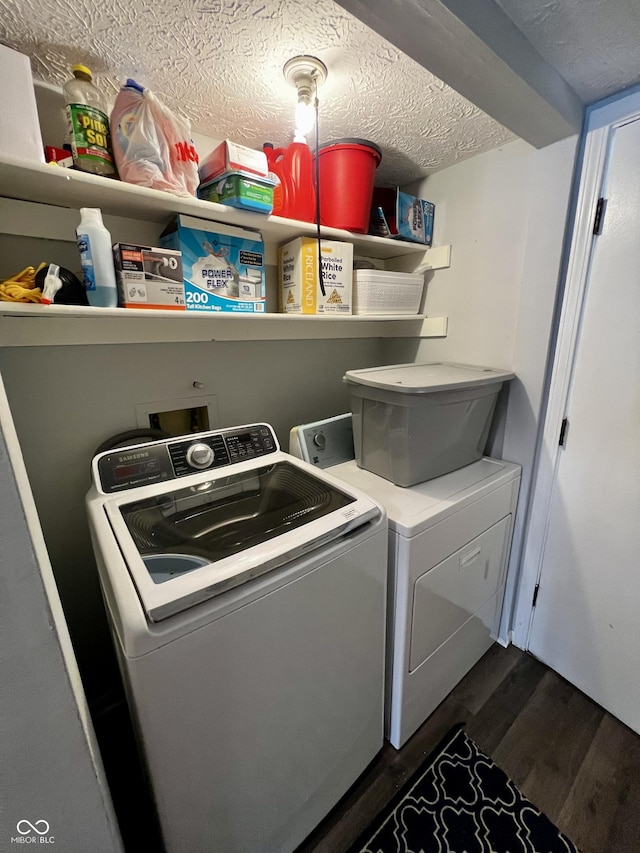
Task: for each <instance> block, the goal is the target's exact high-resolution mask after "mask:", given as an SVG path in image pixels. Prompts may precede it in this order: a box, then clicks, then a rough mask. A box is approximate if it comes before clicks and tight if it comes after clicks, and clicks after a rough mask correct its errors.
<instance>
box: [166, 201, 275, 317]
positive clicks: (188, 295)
mask: <svg viewBox="0 0 640 853" xmlns="http://www.w3.org/2000/svg"><path fill="white" fill-rule="evenodd" d="M160 243H161V245H162V246H164V247H165V248H168V249H179V250H180V251H181V252H182V269H183V274H184V297H185V307H186V309H187V311H215V312H227V313H228V312H234V313H243V314H247V313H264V311H265V310H266V309H265V284H264V244H263V241H262V234H260V232H259V231H252V230H250V229H248V228H238V227H236V226H234V225H223V224H221V223H219V222H208V221H207V220H206V219H197V218H196V217H194V216H183V215H182V214H179V215H178V216H176V217H175V218H174V219H173V220H172V221H171V223H170V224H169V225H168V226H167V228H166V229H165V230H164V232H163V234H162V235H161V237H160Z"/></svg>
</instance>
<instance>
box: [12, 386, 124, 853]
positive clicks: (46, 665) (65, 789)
mask: <svg viewBox="0 0 640 853" xmlns="http://www.w3.org/2000/svg"><path fill="white" fill-rule="evenodd" d="M8 445H9V446H11V449H12V454H11V456H10V451H9V447H8ZM14 466H15V470H14ZM21 468H22V463H21V460H20V458H19V452H18V446H17V442H16V440H15V436H14V435H13V428H12V425H11V418H10V416H9V415H8V410H7V407H6V400H5V398H4V392H3V389H2V383H1V382H0V607H1V615H2V672H1V679H2V709H1V724H0V730H1V731H2V739H3V743H2V762H1V766H2V770H1V771H0V772H1V773H2V783H1V784H2V800H3V802H2V820H1V822H0V849H2V850H9V849H13V847H12V842H11V839H12V838H20V837H21V833H20V831H19V830H18V828H17V827H18V824H20V829H21V830H23V831H26V833H27V835H26V836H25V837H26V838H28V837H32V836H33V837H36V839H37V843H40V841H41V836H40V835H39V834H37V833H35V832H33V831H30V830H29V827H28V825H27V824H24V823H21V821H29V822H30V823H31V824H32V825H35V826H36V828H37V829H38V830H44V829H45V824H44V823H43V821H46V822H47V823H48V824H49V830H48V831H47V832H46V834H45V835H44V836H42V837H43V838H44V837H46V838H50V837H53V843H54V844H55V848H54V849H57V850H63V851H65V853H86V851H88V850H91V851H92V853H102V851H104V853H111V851H120V850H122V845H121V842H120V837H119V833H118V830H117V828H116V824H115V820H114V817H113V810H112V806H111V800H110V796H109V793H108V790H107V788H106V783H105V781H104V777H103V772H102V765H101V762H100V758H99V755H97V753H96V748H95V742H94V740H93V732H92V729H91V724H90V722H89V721H88V714H87V709H86V706H85V704H84V694H83V693H82V688H81V686H80V682H79V677H78V673H77V668H76V666H75V661H74V659H73V653H72V651H71V647H70V644H69V641H68V635H67V629H66V625H65V622H64V618H63V617H62V613H61V610H60V605H59V601H58V598H57V592H56V589H55V585H54V583H53V579H52V576H51V569H50V566H49V565H48V562H47V560H46V550H45V549H44V543H43V542H42V540H41V534H40V532H39V529H38V525H37V517H36V515H35V511H34V509H33V506H32V503H31V504H30V507H29V506H28V504H29V502H30V501H31V496H30V494H28V484H27V481H26V477H25V476H24V469H23V468H22V477H21V480H22V482H21V484H20V486H21V489H22V494H21V491H20V490H19V486H18V481H17V478H18V477H20V469H21ZM25 492H26V493H27V494H25ZM23 499H24V500H25V503H23ZM25 504H27V505H25ZM29 509H30V511H29ZM26 512H28V513H29V517H30V520H31V530H30V529H29V526H28V524H27V516H26ZM34 533H35V536H36V537H39V542H36V543H34V540H33V538H32V536H33V534H34ZM38 544H39V545H40V547H39V548H38ZM14 843H15V842H14Z"/></svg>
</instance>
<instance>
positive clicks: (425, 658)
mask: <svg viewBox="0 0 640 853" xmlns="http://www.w3.org/2000/svg"><path fill="white" fill-rule="evenodd" d="M289 452H290V453H292V454H293V455H296V456H299V457H300V458H302V459H305V460H307V461H308V462H310V463H311V464H313V465H315V466H316V467H319V468H324V470H325V471H327V470H328V471H330V472H331V473H332V474H333V475H335V476H336V477H339V478H340V479H341V480H343V481H344V482H346V483H349V484H350V485H352V486H356V487H357V488H358V489H361V490H362V491H363V492H366V493H367V494H369V495H371V496H372V497H373V498H374V499H375V500H376V501H378V502H380V503H381V504H382V505H383V506H384V507H385V508H386V510H387V514H388V516H389V585H388V607H387V614H388V615H387V619H388V624H387V668H386V691H385V695H386V699H385V734H386V736H387V738H388V739H389V741H390V742H391V743H392V744H393V746H395V747H396V748H400V747H401V746H402V745H403V744H404V743H405V742H406V741H407V740H408V738H409V737H410V736H411V735H412V734H413V733H414V732H415V731H416V729H417V728H418V727H419V726H420V725H421V724H422V723H423V722H424V721H425V720H426V718H427V717H428V716H429V715H430V714H431V713H432V712H433V711H434V710H435V708H436V707H437V706H438V705H439V704H440V702H441V701H442V700H443V699H444V698H445V697H446V696H447V694H448V693H449V692H450V691H451V690H452V689H453V688H454V687H455V686H456V684H457V683H458V682H459V681H460V680H461V678H462V677H463V676H464V675H465V674H466V673H467V672H468V671H469V669H471V667H472V666H473V665H474V664H475V663H476V662H477V661H478V660H479V659H480V658H481V657H482V655H483V654H484V653H485V652H486V651H487V650H488V649H489V648H490V646H491V645H492V644H493V642H494V641H495V639H496V636H497V632H498V628H499V624H500V615H501V610H502V600H503V596H504V587H505V574H506V565H507V560H508V556H509V549H510V544H511V536H512V529H513V518H514V515H515V509H516V503H517V499H518V490H519V486H520V474H521V469H520V466H519V465H514V464H512V463H509V462H503V461H500V460H497V459H489V458H483V459H480V460H478V461H477V462H474V463H472V464H471V465H467V466H465V467H464V468H460V469H458V470H457V471H453V472H452V473H449V474H445V475H444V476H441V477H437V478H435V479H433V480H429V481H427V482H424V483H420V484H419V485H416V486H411V487H410V488H404V487H401V486H396V485H394V484H393V483H391V482H390V481H389V480H386V479H384V478H382V477H379V476H377V475H376V474H372V473H371V472H369V471H366V470H364V469H363V468H359V467H358V466H357V464H356V462H355V460H354V459H353V455H354V454H353V440H352V431H351V415H340V416H338V417H335V418H329V419H327V420H325V421H318V422H316V423H312V424H306V425H303V426H299V427H294V429H293V430H292V431H291V436H290V445H289ZM325 466H326V467H325Z"/></svg>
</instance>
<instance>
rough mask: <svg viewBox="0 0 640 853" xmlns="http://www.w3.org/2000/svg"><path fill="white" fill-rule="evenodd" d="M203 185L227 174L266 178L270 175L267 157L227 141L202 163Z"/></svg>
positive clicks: (200, 170) (201, 178) (201, 176)
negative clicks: (238, 173) (235, 173)
mask: <svg viewBox="0 0 640 853" xmlns="http://www.w3.org/2000/svg"><path fill="white" fill-rule="evenodd" d="M198 172H199V174H200V182H201V183H203V184H206V183H208V182H209V181H212V180H213V179H214V178H218V177H220V176H221V175H224V174H225V173H227V172H242V173H243V174H245V175H247V176H248V177H254V178H266V177H267V175H268V174H269V166H268V164H267V155H266V154H265V153H264V151H256V150H255V149H254V148H247V147H246V146H245V145H238V144H237V143H235V142H229V140H228V139H225V141H224V142H221V143H220V145H218V146H217V148H214V149H213V151H212V152H211V154H209V155H208V156H207V157H205V159H204V160H203V161H202V162H201V163H200V167H199V169H198Z"/></svg>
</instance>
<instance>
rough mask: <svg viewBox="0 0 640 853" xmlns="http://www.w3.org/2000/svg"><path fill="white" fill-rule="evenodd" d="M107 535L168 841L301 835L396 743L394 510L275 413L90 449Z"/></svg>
mask: <svg viewBox="0 0 640 853" xmlns="http://www.w3.org/2000/svg"><path fill="white" fill-rule="evenodd" d="M92 468H93V488H92V489H91V491H90V492H89V494H88V496H87V506H88V513H89V521H90V528H91V535H92V541H93V546H94V550H95V555H96V558H97V563H98V569H99V574H100V581H101V586H102V589H103V594H104V599H105V603H106V607H107V611H108V616H109V620H110V623H111V626H112V633H113V638H114V643H115V646H116V650H117V653H118V657H119V660H120V663H121V669H122V673H123V678H124V682H125V688H126V690H127V694H128V701H129V705H130V710H131V714H132V717H133V721H134V727H135V729H136V731H137V734H138V737H139V743H140V747H141V751H142V755H143V758H144V761H145V763H146V767H147V769H148V775H149V780H150V784H151V788H152V791H153V794H154V798H155V803H156V806H157V812H158V816H159V821H160V826H161V831H162V835H163V841H164V844H165V847H166V850H167V851H169V853H184V851H187V850H189V851H219V853H285V851H286V853H291V851H292V850H294V849H295V847H296V846H298V845H299V843H300V842H301V841H303V839H304V838H305V837H306V836H307V835H308V834H309V832H311V831H312V830H313V828H314V827H315V826H316V825H317V824H318V823H319V821H320V820H321V819H322V818H323V817H324V816H325V815H326V814H327V812H328V811H329V810H330V809H331V807H332V806H333V805H334V804H335V803H336V802H337V800H338V799H339V798H340V797H341V796H342V795H343V794H344V793H345V792H346V790H347V789H348V788H349V787H350V785H352V784H353V782H354V781H355V780H356V778H357V777H358V776H359V775H360V773H362V771H363V770H364V769H365V767H366V766H367V764H368V763H369V762H370V761H371V760H372V759H373V758H374V756H375V755H376V753H377V752H378V751H379V749H380V748H381V746H382V743H383V695H384V684H383V670H384V640H385V638H384V622H385V606H386V571H387V519H386V514H385V511H384V509H383V508H382V507H381V506H380V505H379V504H378V503H377V502H376V501H375V500H374V499H372V498H371V497H369V496H368V495H366V494H363V493H361V492H360V491H359V489H357V488H356V487H353V486H350V485H349V484H347V483H346V482H345V481H343V480H339V479H337V478H336V477H334V476H332V475H331V474H330V473H329V472H323V471H318V470H314V469H313V468H312V467H310V466H309V465H307V464H306V463H305V462H301V461H300V460H298V459H294V458H292V457H290V456H289V455H288V454H286V453H283V452H282V451H280V449H279V446H278V442H277V439H276V436H275V434H274V432H273V430H272V429H271V427H270V426H269V425H267V424H253V425H249V426H243V427H236V428H233V429H225V430H221V431H216V432H207V433H199V434H197V435H191V436H182V437H180V438H175V439H167V440H162V441H154V442H149V443H145V444H140V445H136V446H133V447H126V448H121V449H116V450H111V451H108V452H105V453H101V454H99V455H97V456H96V457H95V458H94V460H93V466H92Z"/></svg>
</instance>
